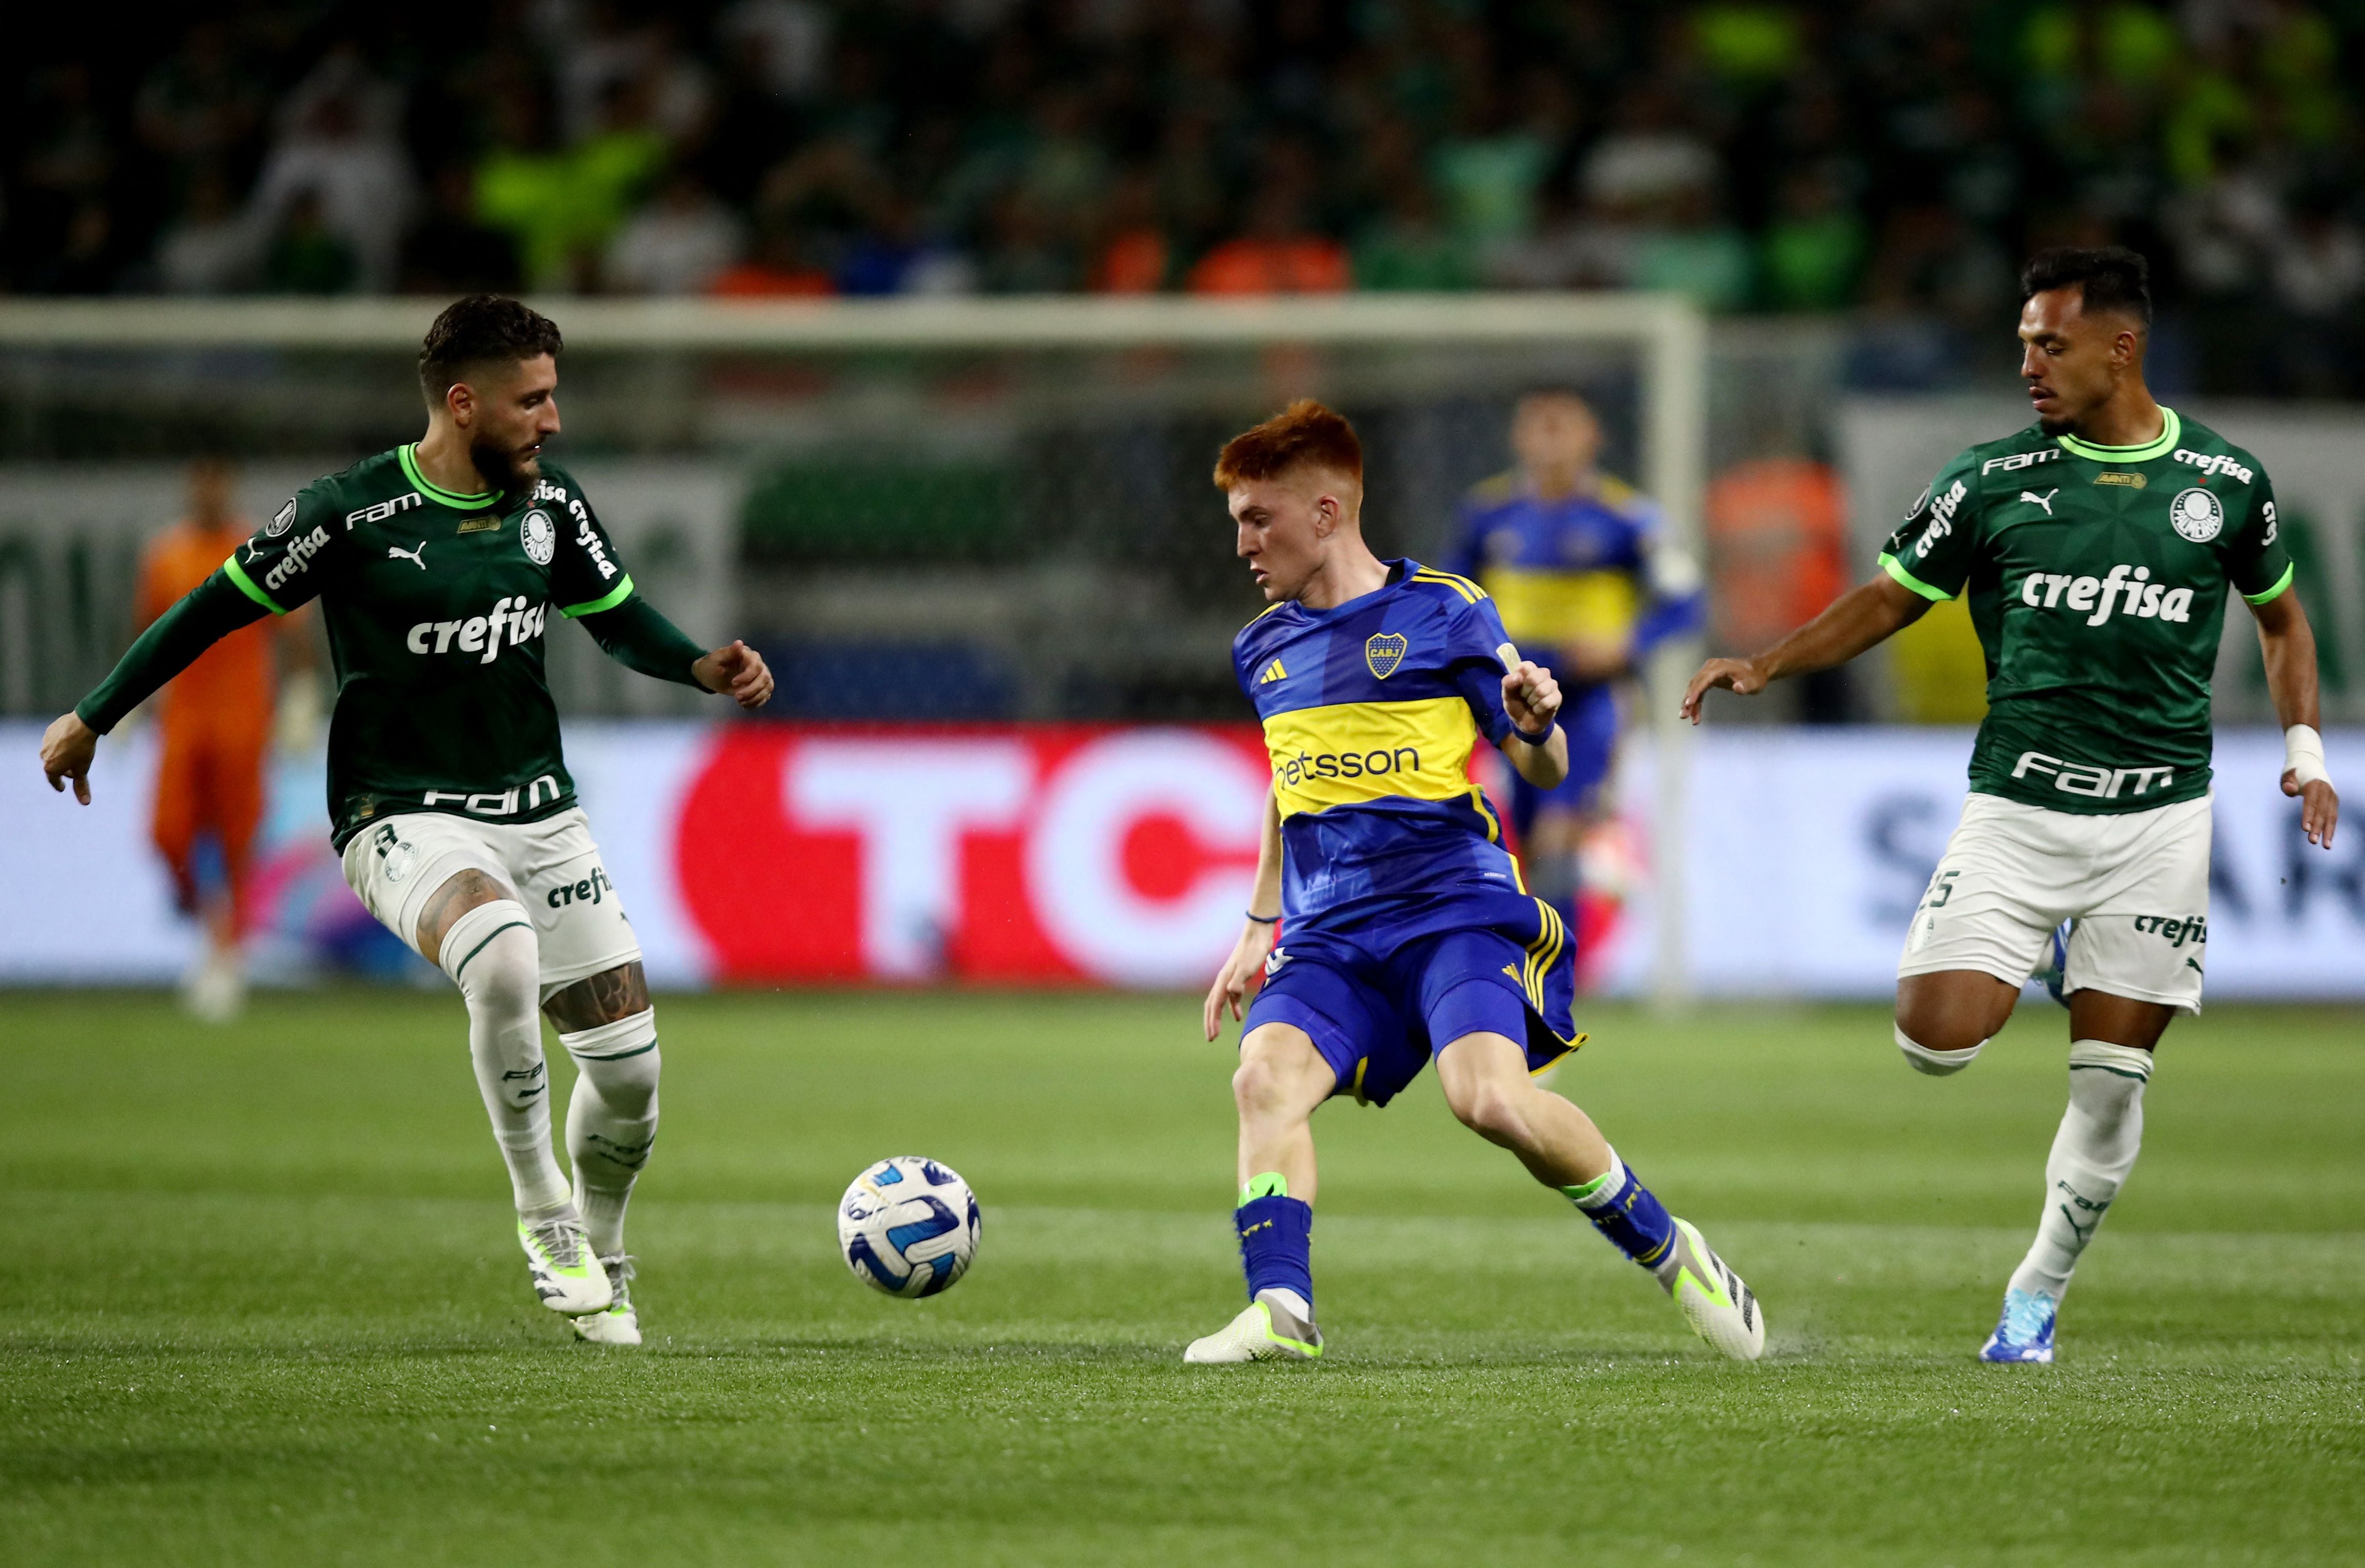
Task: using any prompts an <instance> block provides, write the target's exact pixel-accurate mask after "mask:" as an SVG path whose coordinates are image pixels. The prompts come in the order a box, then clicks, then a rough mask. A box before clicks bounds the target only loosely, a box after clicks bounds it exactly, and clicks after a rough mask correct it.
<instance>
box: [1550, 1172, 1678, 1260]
mask: <svg viewBox="0 0 2365 1568" xmlns="http://www.w3.org/2000/svg"><path fill="white" fill-rule="evenodd" d="M1561 1191H1562V1192H1564V1193H1567V1194H1568V1200H1569V1202H1571V1203H1573V1204H1575V1205H1576V1207H1577V1212H1578V1213H1580V1214H1582V1215H1585V1217H1586V1218H1587V1219H1589V1220H1591V1221H1592V1222H1593V1228H1594V1229H1596V1230H1597V1231H1599V1232H1601V1234H1602V1235H1604V1236H1606V1237H1608V1238H1609V1244H1610V1245H1611V1246H1612V1247H1615V1248H1617V1249H1618V1250H1619V1251H1620V1252H1623V1253H1624V1254H1626V1256H1628V1257H1629V1258H1631V1259H1633V1260H1634V1261H1636V1262H1637V1263H1640V1264H1642V1267H1644V1268H1645V1269H1655V1268H1657V1267H1658V1266H1659V1265H1660V1264H1661V1263H1664V1262H1665V1261H1666V1260H1667V1249H1669V1248H1671V1247H1673V1246H1674V1245H1675V1242H1676V1222H1675V1221H1674V1220H1672V1219H1670V1218H1668V1217H1667V1210H1666V1206H1665V1205H1664V1204H1661V1203H1660V1202H1659V1200H1658V1199H1657V1198H1655V1197H1653V1196H1652V1194H1651V1189H1650V1188H1648V1187H1645V1186H1644V1185H1642V1182H1641V1181H1639V1180H1638V1179H1637V1178H1636V1177H1635V1175H1634V1172H1632V1171H1631V1170H1628V1169H1627V1168H1626V1162H1625V1161H1624V1160H1622V1159H1619V1158H1618V1151H1617V1150H1616V1149H1614V1148H1613V1149H1611V1150H1610V1151H1609V1169H1608V1170H1605V1171H1603V1172H1602V1173H1601V1174H1600V1175H1599V1176H1597V1177H1596V1178H1595V1179H1594V1180H1592V1181H1590V1182H1584V1183H1582V1184H1580V1185H1578V1186H1575V1187H1563V1188H1562V1189H1561Z"/></svg>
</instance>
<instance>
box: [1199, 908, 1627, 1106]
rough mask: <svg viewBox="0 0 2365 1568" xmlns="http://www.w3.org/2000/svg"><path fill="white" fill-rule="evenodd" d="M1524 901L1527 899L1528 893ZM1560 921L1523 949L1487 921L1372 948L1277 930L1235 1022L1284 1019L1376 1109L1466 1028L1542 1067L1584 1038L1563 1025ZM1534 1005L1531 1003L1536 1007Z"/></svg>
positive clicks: (1565, 963) (1565, 966)
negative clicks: (1251, 996)
mask: <svg viewBox="0 0 2365 1568" xmlns="http://www.w3.org/2000/svg"><path fill="white" fill-rule="evenodd" d="M1528 902H1530V903H1532V902H1533V901H1528ZM1557 921H1558V917H1557V916H1556V915H1555V916H1552V917H1550V918H1548V919H1545V920H1542V921H1541V929H1540V931H1539V934H1538V936H1537V938H1536V939H1535V940H1534V941H1532V942H1530V943H1528V944H1526V945H1524V946H1523V945H1522V944H1521V943H1520V942H1519V941H1518V940H1517V939H1515V938H1513V937H1511V936H1509V935H1505V934H1504V933H1503V932H1501V931H1499V930H1496V929H1494V928H1491V927H1482V928H1476V929H1461V930H1453V931H1444V932H1438V933H1435V934H1432V935H1425V936H1420V937H1417V938H1415V939H1414V940H1412V941H1410V942H1407V943H1405V944H1403V945H1402V946H1395V947H1392V948H1389V949H1388V950H1386V951H1384V952H1381V953H1373V952H1370V951H1367V950H1366V949H1365V948H1363V947H1362V946H1360V945H1359V944H1357V943H1354V942H1351V941H1349V940H1347V939H1346V938H1344V937H1341V936H1338V935H1331V934H1329V933H1324V932H1306V933H1303V934H1300V933H1295V932H1285V933H1283V941H1282V945H1281V946H1278V947H1276V948H1274V949H1273V952H1272V958H1269V959H1268V960H1266V964H1265V981H1264V989H1263V990H1261V991H1258V992H1257V995H1256V1000H1255V1001H1253V1002H1250V1004H1249V1011H1248V1017H1247V1020H1246V1021H1245V1022H1244V1023H1243V1024H1242V1025H1240V1036H1241V1038H1243V1039H1246V1038H1247V1037H1248V1036H1250V1034H1253V1033H1254V1032H1255V1031H1256V1029H1257V1028H1258V1027H1259V1026H1260V1025H1265V1024H1294V1025H1296V1026H1297V1027H1298V1028H1300V1029H1303V1030H1305V1031H1306V1036H1308V1037H1309V1038H1310V1039H1312V1040H1313V1042H1314V1048H1315V1049H1316V1050H1317V1051H1319V1052H1321V1053H1322V1059H1323V1060H1324V1061H1326V1062H1328V1063H1329V1064H1330V1070H1331V1071H1333V1072H1335V1073H1336V1074H1338V1078H1339V1082H1338V1087H1337V1088H1336V1089H1334V1090H1333V1091H1332V1092H1333V1093H1336V1094H1352V1095H1353V1096H1354V1097H1355V1100H1356V1102H1357V1103H1359V1104H1371V1105H1384V1104H1386V1103H1388V1102H1389V1101H1390V1100H1393V1099H1394V1098H1395V1096H1396V1094H1397V1093H1398V1092H1400V1091H1402V1090H1403V1089H1404V1087H1405V1086H1406V1085H1407V1084H1408V1083H1410V1082H1411V1081H1413V1080H1414V1079H1416V1078H1418V1077H1419V1076H1420V1070H1421V1069H1422V1068H1423V1067H1425V1066H1427V1065H1428V1063H1429V1058H1430V1056H1432V1055H1433V1054H1435V1052H1436V1051H1437V1050H1438V1049H1439V1048H1440V1047H1444V1046H1449V1045H1452V1043H1453V1042H1454V1041H1455V1040H1458V1039H1460V1038H1461V1037H1462V1036H1464V1035H1474V1034H1479V1033H1486V1034H1495V1035H1501V1036H1504V1037H1505V1038H1507V1039H1508V1040H1510V1041H1512V1042H1513V1043H1514V1044H1519V1045H1522V1046H1524V1047H1525V1049H1526V1051H1527V1057H1528V1070H1530V1072H1541V1071H1542V1070H1544V1069H1545V1068H1547V1067H1550V1066H1551V1065H1552V1063H1554V1062H1556V1061H1558V1060H1559V1059H1560V1058H1562V1057H1564V1056H1565V1055H1567V1054H1568V1053H1569V1052H1570V1051H1572V1050H1574V1049H1575V1048H1576V1047H1578V1046H1580V1045H1582V1044H1584V1042H1585V1036H1582V1035H1576V1034H1575V1033H1574V1032H1573V1031H1572V1032H1571V1033H1570V1034H1569V1035H1568V1036H1563V1035H1561V1034H1558V1033H1556V1032H1554V1030H1553V1028H1552V1024H1551V1023H1550V1022H1548V1021H1547V1017H1546V1013H1545V1011H1544V1010H1545V1009H1548V1010H1549V1011H1550V1013H1551V1014H1552V1015H1553V1016H1554V1017H1557V1018H1558V1019H1559V1020H1560V1021H1561V1022H1562V1023H1563V1024H1564V1025H1565V1023H1566V1021H1567V1018H1568V1014H1569V1008H1570V1006H1571V1004H1572V1003H1573V1002H1574V1001H1575V969H1574V966H1573V965H1572V964H1571V963H1570V961H1569V957H1568V953H1567V943H1566V941H1565V939H1564V934H1563V933H1562V932H1561V930H1560V928H1559V926H1558V924H1557ZM1539 1003H1541V1008H1540V1007H1539Z"/></svg>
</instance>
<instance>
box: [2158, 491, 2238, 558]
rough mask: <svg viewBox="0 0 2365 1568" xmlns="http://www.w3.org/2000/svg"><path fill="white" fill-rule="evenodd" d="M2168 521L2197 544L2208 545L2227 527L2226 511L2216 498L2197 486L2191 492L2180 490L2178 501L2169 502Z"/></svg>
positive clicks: (2177, 496)
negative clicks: (2219, 531)
mask: <svg viewBox="0 0 2365 1568" xmlns="http://www.w3.org/2000/svg"><path fill="white" fill-rule="evenodd" d="M2168 521H2169V523H2170V524H2171V525H2172V526H2173V527H2174V528H2175V529H2176V532H2179V533H2180V534H2182V535H2184V537H2185V538H2187V539H2190V540H2191V541H2192V543H2195V544H2206V543H2209V542H2210V541H2211V540H2213V539H2214V538H2216V537H2217V531H2218V530H2219V529H2221V528H2223V527H2225V508H2224V507H2223V506H2221V505H2220V504H2219V503H2218V500H2217V498H2216V497H2215V496H2213V495H2211V494H2210V493H2209V492H2208V491H2206V490H2204V489H2202V488H2201V487H2199V486H2198V485H2196V486H2194V487H2192V488H2191V489H2189V490H2179V491H2178V492H2177V495H2176V499H2174V500H2172V501H2170V502H2169V504H2168Z"/></svg>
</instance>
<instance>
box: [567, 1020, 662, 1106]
mask: <svg viewBox="0 0 2365 1568" xmlns="http://www.w3.org/2000/svg"><path fill="white" fill-rule="evenodd" d="M558 1043H559V1044H560V1045H562V1046H565V1047H566V1054H567V1055H569V1056H571V1057H573V1058H575V1067H576V1070H577V1072H578V1073H580V1074H581V1075H582V1081H583V1082H584V1083H585V1084H587V1085H588V1086H589V1088H590V1090H591V1092H593V1093H594V1094H596V1095H598V1096H599V1098H600V1104H602V1105H603V1106H605V1107H606V1108H607V1109H608V1111H609V1112H610V1113H611V1114H613V1115H617V1116H621V1117H622V1118H624V1119H625V1120H627V1121H638V1120H640V1119H642V1118H644V1117H648V1116H654V1115H656V1105H657V1079H658V1076H659V1074H660V1072H661V1070H662V1069H663V1066H664V1061H663V1056H662V1053H661V1052H659V1051H658V1049H657V1015H656V1010H655V1009H654V1008H643V1009H642V1010H641V1011H640V1012H638V1013H635V1014H632V1015H631V1016H630V1017H626V1018H620V1019H617V1020H616V1021H615V1022H614V1023H612V1024H602V1025H599V1026H598V1027H596V1028H591V1029H582V1030H577V1031H574V1032H572V1033H562V1034H561V1035H560V1036H558Z"/></svg>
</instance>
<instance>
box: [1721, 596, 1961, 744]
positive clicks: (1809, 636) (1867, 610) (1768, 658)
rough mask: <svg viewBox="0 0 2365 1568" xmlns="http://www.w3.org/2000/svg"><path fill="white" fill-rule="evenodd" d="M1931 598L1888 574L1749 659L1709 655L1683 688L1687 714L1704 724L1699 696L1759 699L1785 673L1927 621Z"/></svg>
mask: <svg viewBox="0 0 2365 1568" xmlns="http://www.w3.org/2000/svg"><path fill="white" fill-rule="evenodd" d="M1929 608H1930V601H1929V600H1928V599H1923V598H1922V596H1921V595H1920V594H1918V593H1915V592H1914V591H1913V590H1912V589H1911V588H1907V587H1906V586H1905V585H1904V584H1902V583H1900V582H1898V581H1897V580H1895V579H1894V578H1892V577H1889V576H1888V575H1887V574H1886V573H1883V574H1882V575H1881V576H1879V577H1874V578H1872V579H1871V580H1870V581H1868V582H1865V583H1862V584H1860V585H1858V586H1857V587H1855V588H1850V589H1848V591H1847V592H1845V593H1844V594H1842V595H1840V597H1839V598H1837V599H1833V600H1832V603H1831V607H1830V608H1829V609H1827V610H1824V611H1823V612H1822V613H1821V615H1818V616H1816V617H1815V618H1814V619H1813V620H1812V621H1810V622H1807V623H1806V624H1805V625H1804V626H1801V627H1799V629H1798V630H1797V631H1796V632H1793V633H1790V634H1789V635H1788V636H1787V637H1785V638H1783V639H1782V640H1781V641H1780V642H1778V643H1777V644H1774V645H1773V646H1772V647H1770V648H1768V649H1766V650H1765V652H1764V653H1762V654H1757V655H1753V656H1751V657H1749V658H1745V659H1710V660H1709V661H1708V663H1706V664H1704V665H1702V666H1700V667H1699V673H1698V675H1696V676H1694V677H1692V683H1691V685H1690V686H1688V687H1687V688H1686V689H1684V704H1683V715H1684V717H1685V718H1687V719H1689V720H1690V721H1691V722H1693V723H1695V724H1697V723H1698V722H1700V700H1701V699H1702V698H1704V697H1706V696H1707V695H1708V693H1709V690H1710V689H1713V688H1716V687H1722V688H1724V689H1726V690H1727V691H1730V692H1732V693H1733V694H1734V695H1735V696H1739V697H1754V696H1756V695H1757V694H1758V693H1759V692H1761V691H1763V690H1765V688H1766V686H1767V685H1768V684H1769V683H1770V682H1773V681H1777V680H1780V679H1781V678H1783V677H1785V676H1791V675H1811V674H1812V673H1814V672H1815V671H1816V670H1819V669H1831V668H1833V667H1834V666H1838V665H1844V664H1845V663H1847V662H1848V660H1850V659H1852V658H1854V657H1855V656H1856V655H1858V654H1861V653H1863V652H1864V651H1865V650H1866V648H1869V647H1872V646H1874V645H1875V644H1878V643H1879V642H1881V641H1882V640H1883V639H1885V638H1887V637H1889V636H1892V635H1894V634H1895V633H1898V632H1900V631H1901V630H1903V629H1904V628H1905V627H1908V626H1911V624H1913V622H1916V621H1919V620H1920V619H1922V612H1923V611H1925V610H1928V609H1929Z"/></svg>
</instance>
